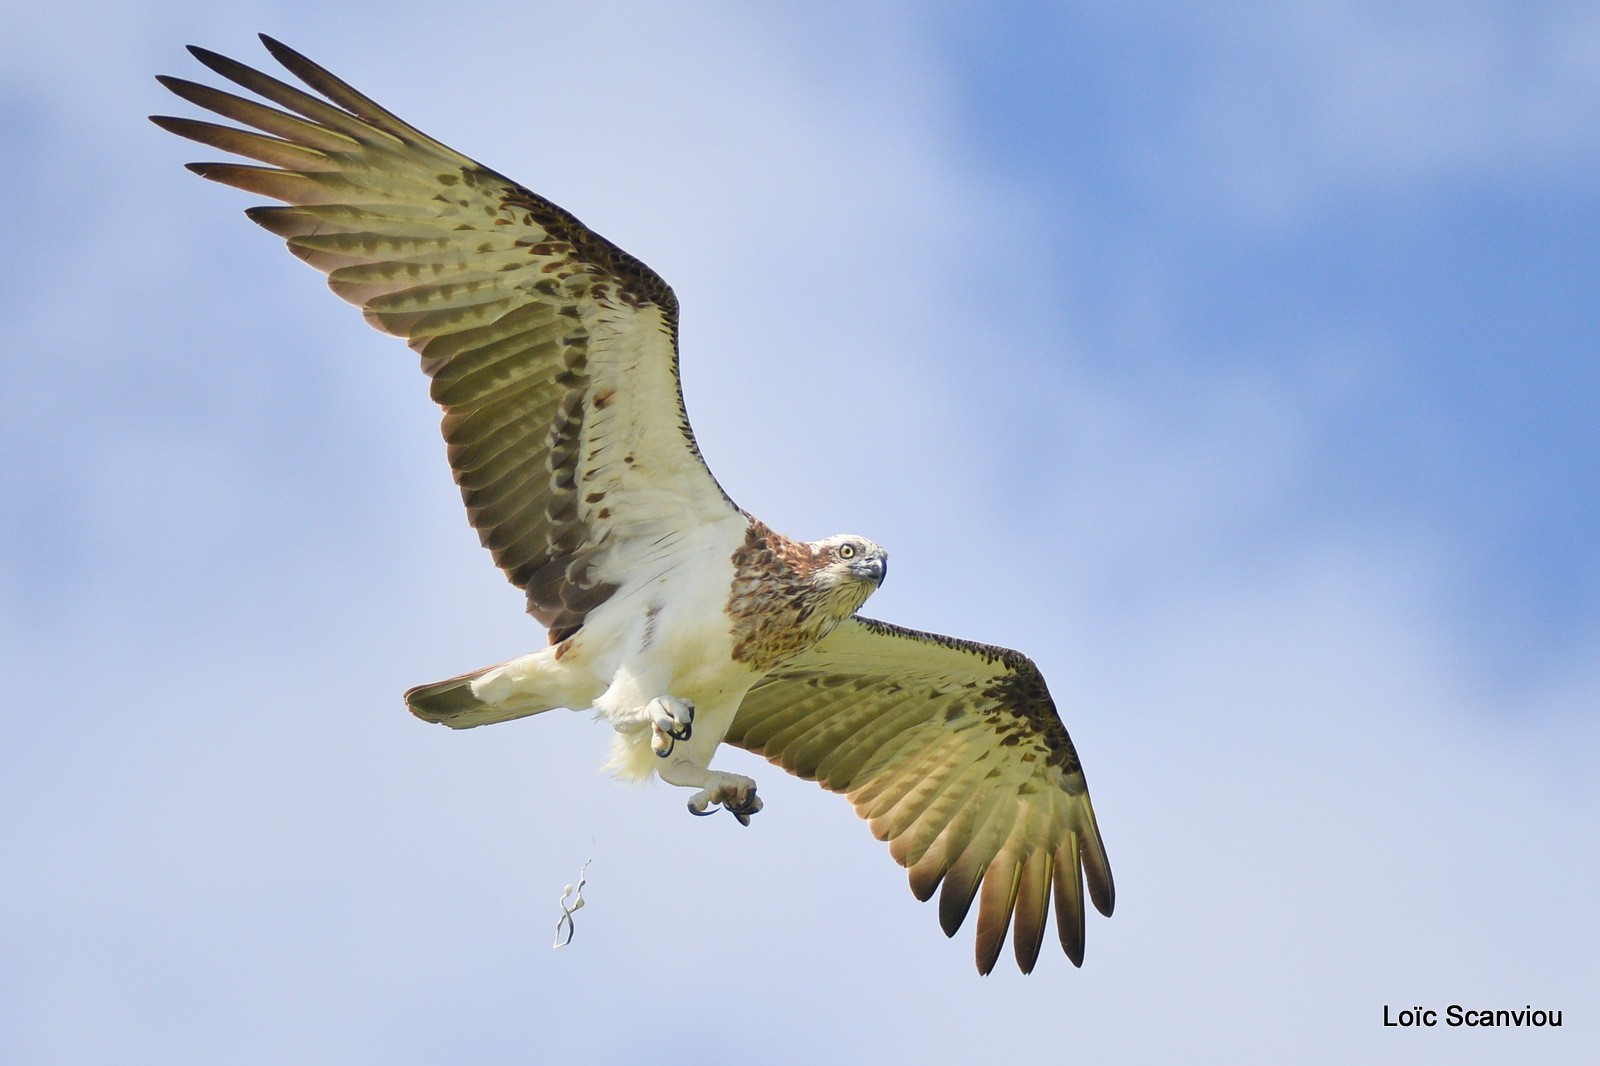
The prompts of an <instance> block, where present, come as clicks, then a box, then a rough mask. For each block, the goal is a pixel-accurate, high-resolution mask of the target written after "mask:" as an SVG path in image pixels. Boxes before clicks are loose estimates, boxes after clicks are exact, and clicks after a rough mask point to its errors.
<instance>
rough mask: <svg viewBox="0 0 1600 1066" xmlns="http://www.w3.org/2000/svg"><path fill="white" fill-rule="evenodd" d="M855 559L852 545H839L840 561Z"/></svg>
mask: <svg viewBox="0 0 1600 1066" xmlns="http://www.w3.org/2000/svg"><path fill="white" fill-rule="evenodd" d="M855 557H856V546H855V545H854V544H841V545H839V558H841V559H854V558H855Z"/></svg>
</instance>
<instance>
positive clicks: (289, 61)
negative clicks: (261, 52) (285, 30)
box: [260, 33, 450, 152]
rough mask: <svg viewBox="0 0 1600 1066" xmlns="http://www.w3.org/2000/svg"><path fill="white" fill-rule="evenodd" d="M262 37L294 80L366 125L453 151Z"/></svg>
mask: <svg viewBox="0 0 1600 1066" xmlns="http://www.w3.org/2000/svg"><path fill="white" fill-rule="evenodd" d="M260 37H261V43H262V44H264V45H266V47H267V51H268V52H270V53H272V58H274V59H276V60H277V61H278V62H279V63H282V64H283V65H284V67H285V68H286V69H287V70H289V71H290V72H291V73H292V74H294V76H295V77H297V78H299V79H300V80H301V81H303V82H305V83H306V84H307V85H309V86H311V87H312V88H313V89H315V90H317V92H319V93H321V94H322V95H323V96H326V97H327V98H328V99H329V100H332V101H333V102H334V103H336V104H338V105H339V106H340V107H342V108H344V109H345V110H346V111H349V112H351V113H352V114H354V115H357V116H359V117H360V118H362V119H363V120H365V121H366V122H368V123H370V124H372V125H373V126H376V127H377V128H379V129H381V130H383V131H384V132H386V133H388V134H390V135H391V136H395V137H398V138H400V139H401V140H405V141H413V142H420V143H422V144H426V145H428V146H429V147H431V148H437V149H443V150H444V151H447V152H448V151H450V149H448V148H445V146H444V145H442V144H440V143H439V142H438V141H436V140H434V139H433V138H432V137H429V136H428V135H427V134H426V133H423V132H422V131H421V130H419V129H417V128H416V127H415V126H413V125H411V124H410V123H409V122H407V121H405V120H404V119H402V118H401V117H400V116H399V115H396V114H395V113H394V112H392V111H390V110H388V109H387V108H385V107H383V106H381V105H379V104H378V103H377V102H376V101H374V100H373V99H372V98H371V97H368V96H366V95H364V94H363V93H360V92H358V91H356V89H354V88H352V87H351V85H350V84H349V83H348V82H346V81H344V80H343V79H342V78H339V77H336V76H335V75H333V74H331V73H330V72H328V71H327V70H325V69H324V68H323V67H321V66H320V65H318V64H317V63H315V62H313V61H312V60H310V59H307V58H306V57H305V56H303V55H301V54H300V53H299V52H297V51H295V50H294V49H293V48H290V47H289V46H288V45H286V44H284V43H283V42H282V41H278V40H275V39H273V38H271V37H268V36H267V35H266V34H264V33H263V34H261V35H260Z"/></svg>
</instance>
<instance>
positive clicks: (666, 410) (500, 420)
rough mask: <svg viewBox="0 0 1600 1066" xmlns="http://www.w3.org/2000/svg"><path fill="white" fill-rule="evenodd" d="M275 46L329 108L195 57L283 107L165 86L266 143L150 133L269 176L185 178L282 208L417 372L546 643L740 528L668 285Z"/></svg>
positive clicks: (306, 249)
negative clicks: (699, 539)
mask: <svg viewBox="0 0 1600 1066" xmlns="http://www.w3.org/2000/svg"><path fill="white" fill-rule="evenodd" d="M262 40H263V41H264V42H265V43H266V46H267V48H268V50H269V51H270V52H271V53H272V55H273V56H274V57H276V58H277V60H278V61H279V62H280V63H282V64H283V65H284V66H285V67H287V68H288V69H289V70H290V71H291V72H292V73H294V74H295V75H296V76H298V77H299V78H300V79H301V80H302V81H303V82H305V83H306V84H307V85H308V86H310V87H311V88H312V89H315V90H316V91H317V92H320V93H321V94H322V95H323V96H324V97H326V98H327V100H328V101H331V102H332V103H331V104H330V103H327V102H324V101H323V100H321V99H318V98H317V97H315V96H312V95H310V94H308V93H305V92H303V91H301V90H299V89H296V88H294V87H292V86H290V85H287V84H285V83H283V82H281V81H278V80H276V79H274V78H271V77H268V76H267V75H265V74H262V73H260V72H259V71H256V70H253V69H251V68H250V67H247V66H245V65H243V64H241V63H238V62H235V61H234V60H231V59H228V58H226V57H225V56H221V55H217V54H216V53H214V52H209V51H206V50H204V49H201V48H191V49H190V51H191V52H193V53H194V55H195V56H196V57H197V58H198V59H199V60H200V61H201V62H202V63H204V64H205V65H206V66H208V67H210V68H211V69H212V70H213V71H215V72H216V73H218V74H220V75H222V76H223V77H225V78H227V79H228V80H230V81H232V82H235V83H237V84H238V85H241V86H243V87H244V88H246V89H249V90H251V91H252V92H254V93H255V94H256V95H258V96H260V97H262V98H263V99H264V100H266V101H269V102H270V103H271V104H276V105H278V106H277V107H271V106H267V105H265V104H262V103H258V102H255V101H253V100H249V99H246V98H243V97H240V96H235V95H233V94H231V93H226V92H222V91H219V90H217V89H213V88H210V87H208V86H205V85H199V84H196V83H194V82H190V81H184V80H182V79H180V78H170V77H162V78H161V79H160V81H161V83H162V84H163V85H165V86H166V87H167V88H168V89H171V90H172V91H173V92H174V93H176V94H177V95H178V96H180V97H182V98H184V99H185V100H188V101H190V102H191V103H194V104H198V105H199V106H201V107H203V108H206V109H208V110H210V111H213V112H215V113H216V114H218V115H221V116H223V117H224V118H227V119H231V120H233V121H235V122H238V123H242V124H243V125H245V126H250V127H253V128H254V130H258V131H261V132H253V131H252V130H245V129H238V128H235V127H231V126H223V125H216V124H214V123H210V122H199V121H195V120H193V119H185V118H169V117H164V116H157V117H155V118H153V119H152V121H154V122H155V123H156V124H157V125H159V126H161V127H162V128H163V129H166V130H170V131H171V132H173V133H176V134H179V135H180V136H183V137H188V138H189V139H191V140H195V141H199V142H200V143H202V144H207V145H211V146H212V147H215V148H220V149H223V150H224V151H228V152H233V153H235V154H237V155H241V156H245V157H247V158H250V159H254V160H258V161H260V162H261V163H265V164H267V165H266V166H248V165H241V164H236V163H195V164H191V166H190V169H192V170H194V171H195V172H196V173H198V174H200V175H201V176H202V177H206V178H210V179H212V180H213V181H219V182H222V183H224V184H227V185H233V186H236V187H238V188H241V189H245V190H247V191H249V192H254V193H259V194H261V195H263V196H268V197H271V198H273V199H276V200H281V201H283V202H284V204H285V206H273V207H257V208H254V209H252V210H250V211H249V212H248V214H249V217H250V218H251V219H253V220H254V221H255V222H257V223H259V224H260V225H262V226H264V227H265V228H266V229H268V230H271V231H272V232H273V233H276V234H278V235H279V236H281V237H284V238H286V239H287V241H288V244H289V250H290V251H292V252H294V254H295V255H297V256H299V257H300V258H301V259H304V260H305V261H306V262H308V263H310V264H311V265H312V266H314V267H316V268H317V269H319V270H321V271H323V272H324V273H326V274H327V275H328V285H329V287H330V288H332V289H333V291H334V292H336V293H338V294H339V295H340V296H342V297H343V298H344V299H346V300H348V301H350V302H351V303H353V304H355V305H356V306H357V307H360V308H361V309H362V311H363V312H364V314H365V316H366V319H367V321H368V322H370V323H371V324H372V325H374V326H376V327H377V328H378V329H380V330H383V331H384V332H386V333H392V334H395V335H397V336H400V337H404V338H406V340H407V341H408V342H409V343H410V345H411V347H412V348H413V349H415V350H416V351H417V352H418V353H419V354H420V355H421V356H422V368H423V370H425V371H426V372H427V374H428V376H429V377H430V378H432V381H433V388H432V393H433V398H434V399H435V400H436V401H438V403H439V404H440V406H442V407H443V408H444V436H445V439H446V441H447V442H448V443H449V455H450V466H451V468H452V470H453V471H454V473H455V478H456V481H457V482H458V483H459V484H460V486H461V494H462V497H463V498H464V499H465V501H466V505H467V514H468V517H469V518H470V520H471V522H472V524H473V526H474V527H476V529H477V530H478V534H479V537H480V538H481V539H482V541H483V544H484V546H485V547H487V548H488V549H489V550H490V551H491V552H492V553H493V554H494V559H495V562H496V563H498V564H499V566H500V568H501V569H502V570H504V571H505V572H506V575H507V576H508V577H509V578H510V579H511V581H512V582H513V583H514V584H516V585H517V586H518V587H520V588H521V589H523V590H524V591H525V592H526V593H527V596H528V610H529V612H530V613H532V614H533V615H534V616H535V617H536V618H538V619H539V621H541V622H542V623H544V624H545V625H547V626H549V627H550V628H551V640H552V642H555V641H556V640H559V639H561V637H562V636H564V635H566V634H569V633H571V632H574V631H575V630H576V629H577V628H578V627H579V626H581V625H582V624H583V621H584V618H585V616H586V615H587V614H588V612H589V611H591V610H593V609H594V608H595V607H597V606H598V605H599V604H601V603H603V602H604V601H605V600H606V599H607V598H608V597H609V596H610V595H611V594H612V593H613V592H615V591H616V589H617V588H618V587H620V586H621V585H623V584H624V583H625V582H626V581H627V580H628V579H629V577H630V576H633V575H639V574H647V573H648V572H649V571H650V570H651V568H652V566H656V567H661V566H665V565H668V562H667V561H666V560H665V555H666V553H667V552H668V551H669V550H670V545H671V544H672V542H673V540H674V538H675V535H676V534H675V531H678V530H682V529H684V528H686V527H689V526H692V525H695V524H707V523H712V522H718V521H729V522H739V523H742V521H743V519H742V518H741V517H740V516H739V514H738V509H737V508H736V507H734V505H733V504H732V502H731V501H729V500H728V498H727V496H726V495H725V494H724V493H723V492H722V490H721V488H720V487H719V486H718V485H717V483H716V481H715V479H713V478H712V476H711V473H710V471H708V470H707V469H706V467H705V463H704V462H703V461H702V460H701V458H700V453H699V449H698V448H697V447H696V446H695V441H694V435H693V434H692V433H691V432H690V429H689V421H688V417H687V415H686V414H685V413H684V408H683V397H682V392H681V389H680V385H679V382H678V353H677V326H678V305H677V300H676V298H675V297H674V296H673V294H672V290H671V289H670V288H668V286H667V284H666V283H665V282H664V281H662V280H661V279H660V278H659V277H657V276H656V274H655V273H654V272H653V271H651V270H650V268H649V267H647V266H645V265H644V264H643V263H641V262H639V261H638V260H636V259H634V258H633V257H632V256H630V255H628V254H627V253H626V252H624V251H622V250H621V249H620V248H618V247H617V246H616V245H614V244H612V243H611V242H610V241H608V240H606V239H605V238H604V237H601V236H600V235H598V234H596V233H594V232H593V231H591V230H590V229H588V228H587V227H585V226H584V225H583V224H582V223H581V222H579V221H578V220H577V219H576V218H574V217H573V216H572V215H570V214H568V213H567V212H566V211H564V210H562V209H561V208H559V207H557V206H556V205H554V204H552V203H550V202H549V201H548V200H545V199H544V198H542V197H540V196H537V195H535V194H534V193H532V192H529V191H528V190H527V189H524V188H523V187H522V186H520V185H518V184H516V183H515V182H513V181H511V180H510V179H508V178H506V177H503V176H501V175H500V174H497V173H495V172H494V171H492V170H490V169H488V168H487V167H484V166H482V165H480V164H478V163H475V162H473V161H472V160H471V159H468V158H467V157H466V156H463V155H461V154H459V153H457V152H455V151H454V150H452V149H450V148H447V147H446V146H445V145H443V144H440V143H439V142H438V141H436V140H434V139H433V138H431V137H429V136H427V135H426V134H424V133H422V132H420V131H418V130H416V129H414V128H413V127H411V126H410V125H408V124H407V123H405V122H403V121H401V120H400V119H399V118H397V117H395V116H394V115H392V114H390V113H389V112H388V111H386V110H384V109H383V108H381V107H379V106H378V105H377V104H375V103H373V102H372V101H371V100H369V99H367V98H366V97H365V96H362V95H361V94H360V93H358V92H356V91H355V90H354V89H352V88H351V87H350V86H348V85H346V84H345V83H344V82H342V81H340V80H339V79H338V78H335V77H334V76H333V75H331V74H329V73H328V72H327V71H325V70H323V69H322V68H321V67H319V66H317V65H316V64H315V63H312V62H311V61H310V60H308V59H306V58H305V57H304V56H301V55H300V54H299V53H297V52H294V51H292V50H291V49H289V48H286V47H285V46H283V45H282V44H279V43H278V42H276V41H274V40H272V39H271V38H268V37H265V36H263V37H262Z"/></svg>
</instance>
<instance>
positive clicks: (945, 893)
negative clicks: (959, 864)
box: [939, 872, 978, 936]
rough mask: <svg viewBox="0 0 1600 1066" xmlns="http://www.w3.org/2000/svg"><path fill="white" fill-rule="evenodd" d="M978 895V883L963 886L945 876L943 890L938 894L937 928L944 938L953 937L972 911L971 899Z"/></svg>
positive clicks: (951, 875)
mask: <svg viewBox="0 0 1600 1066" xmlns="http://www.w3.org/2000/svg"><path fill="white" fill-rule="evenodd" d="M977 893H978V881H977V879H973V880H972V881H971V882H969V883H966V884H963V883H962V882H961V881H960V880H959V879H958V878H956V877H955V876H953V872H952V874H946V875H945V879H944V888H943V890H941V891H940V893H939V928H941V929H943V930H944V935H945V936H955V935H956V931H957V930H958V929H960V928H961V923H962V922H964V921H966V920H967V912H968V911H970V910H971V909H972V899H973V897H974V896H976V895H977Z"/></svg>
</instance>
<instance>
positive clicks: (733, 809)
mask: <svg viewBox="0 0 1600 1066" xmlns="http://www.w3.org/2000/svg"><path fill="white" fill-rule="evenodd" d="M723 806H724V807H725V808H727V811H728V813H729V814H731V815H733V816H734V817H735V818H737V819H739V824H740V825H749V824H750V816H751V815H752V814H755V813H756V812H757V811H759V810H761V808H762V806H763V804H762V802H761V797H760V796H757V795H756V793H755V789H751V790H750V795H749V796H747V797H746V798H745V801H744V802H743V803H740V804H732V803H724V804H723Z"/></svg>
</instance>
